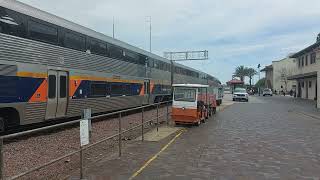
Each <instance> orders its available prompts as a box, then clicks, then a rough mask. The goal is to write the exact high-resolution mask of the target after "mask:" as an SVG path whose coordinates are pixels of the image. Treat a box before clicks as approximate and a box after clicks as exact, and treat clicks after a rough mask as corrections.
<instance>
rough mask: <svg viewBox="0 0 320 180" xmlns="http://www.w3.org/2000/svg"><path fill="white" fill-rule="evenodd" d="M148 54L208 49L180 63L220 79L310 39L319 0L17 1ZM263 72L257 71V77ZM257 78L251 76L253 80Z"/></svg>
mask: <svg viewBox="0 0 320 180" xmlns="http://www.w3.org/2000/svg"><path fill="white" fill-rule="evenodd" d="M20 1H21V2H24V3H27V4H29V5H31V6H34V7H37V8H39V9H41V10H44V11H47V12H50V13H52V14H55V15H57V16H60V17H62V18H65V19H67V20H71V21H73V22H75V23H78V24H81V25H83V26H86V27H89V28H91V29H93V30H95V31H98V32H101V33H104V34H105V35H108V36H112V31H113V30H112V23H113V17H114V22H115V38H117V39H119V40H121V41H124V42H127V43H129V44H131V45H134V46H137V47H139V48H142V49H145V50H149V22H148V19H149V16H151V23H152V52H153V53H155V54H157V55H160V56H163V52H166V51H187V50H208V51H209V60H206V61H189V62H181V63H182V64H185V65H187V66H191V67H193V68H196V69H198V70H201V71H204V72H206V73H209V74H211V75H213V76H215V77H217V78H218V79H219V80H220V81H221V82H223V83H225V82H226V81H228V80H230V79H231V77H232V74H233V73H234V70H235V68H236V67H237V66H240V65H244V66H247V67H253V68H256V67H257V65H258V64H261V65H262V67H263V66H265V65H269V64H271V62H272V61H274V60H280V59H282V58H284V57H286V56H287V55H288V54H289V53H293V52H297V51H299V50H301V49H303V48H305V47H307V46H309V45H311V44H313V43H315V41H316V36H317V34H318V33H320V23H319V22H320V10H319V7H320V1H319V0H304V1H302V0H281V1H279V0H260V1H257V0H241V1H240V0H224V1H221V0H134V1H133V0H67V1H66V0H54V1H52V0H41V1H40V0H20ZM263 76H264V73H261V77H263ZM257 79H258V76H256V77H255V78H254V82H256V81H257Z"/></svg>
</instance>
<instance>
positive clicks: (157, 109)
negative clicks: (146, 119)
mask: <svg viewBox="0 0 320 180" xmlns="http://www.w3.org/2000/svg"><path fill="white" fill-rule="evenodd" d="M158 124H159V104H157V124H156V126H157V132H158V131H159V127H158Z"/></svg>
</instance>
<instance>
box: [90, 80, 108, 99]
mask: <svg viewBox="0 0 320 180" xmlns="http://www.w3.org/2000/svg"><path fill="white" fill-rule="evenodd" d="M90 89H91V91H90V92H91V95H92V96H106V95H107V94H108V88H107V85H106V83H104V82H92V83H91V87H90Z"/></svg>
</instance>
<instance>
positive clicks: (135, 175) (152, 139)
mask: <svg viewBox="0 0 320 180" xmlns="http://www.w3.org/2000/svg"><path fill="white" fill-rule="evenodd" d="M231 104H232V102H224V105H221V106H219V107H218V108H217V111H218V112H219V111H220V112H222V111H223V110H224V108H226V107H227V106H230V105H231ZM209 123H210V124H211V123H214V117H212V118H210V119H208V120H206V123H204V124H201V125H200V126H199V127H197V126H183V125H181V126H175V125H173V124H170V125H165V124H164V125H161V126H160V127H159V128H158V131H157V129H156V128H154V129H152V130H150V131H149V132H147V133H146V134H145V135H144V141H141V139H142V137H141V136H140V137H138V138H136V139H134V140H131V141H130V142H126V145H125V148H124V149H123V152H122V156H121V157H118V154H117V153H114V155H112V156H110V157H108V158H104V159H102V160H100V161H98V162H96V163H95V164H94V165H92V166H90V167H87V168H86V169H85V173H84V174H85V179H88V180H105V179H107V180H109V179H110V180H122V179H167V178H169V177H170V178H169V179H171V178H172V179H180V178H181V179H183V178H182V177H180V176H179V174H177V176H171V175H172V174H175V170H174V168H173V169H171V168H169V167H170V165H168V166H167V167H168V168H165V170H164V171H163V172H162V171H160V172H156V173H155V172H154V171H150V167H154V168H155V169H158V168H157V167H156V166H154V163H155V162H156V161H158V159H160V158H161V157H166V156H168V150H172V148H174V146H175V145H176V144H177V143H182V142H184V143H185V142H188V140H186V139H185V138H184V137H185V135H186V134H188V133H189V132H188V131H189V130H192V131H194V130H197V129H198V130H197V131H201V129H203V128H204V127H205V126H206V125H207V124H209ZM197 138H198V137H194V138H193V139H195V140H196V139H197ZM178 149H180V148H178ZM178 149H177V151H176V152H174V154H175V155H179V154H180V155H182V154H184V153H183V152H181V151H180V150H178ZM185 151H189V150H188V149H185ZM195 156H198V154H195ZM191 157H192V156H190V158H191ZM166 158H169V159H170V158H173V159H171V160H173V161H174V158H175V157H166ZM192 158H196V157H192ZM186 163H190V162H186ZM163 165H164V166H165V167H166V165H165V163H164V164H162V165H161V166H163ZM160 169H163V167H161V168H160ZM160 169H158V170H160ZM149 172H150V173H149ZM180 174H183V172H181V173H180ZM69 179H72V180H75V179H80V178H79V177H78V176H71V177H70V178H69Z"/></svg>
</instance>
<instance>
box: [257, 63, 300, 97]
mask: <svg viewBox="0 0 320 180" xmlns="http://www.w3.org/2000/svg"><path fill="white" fill-rule="evenodd" d="M295 61H296V59H294V58H290V57H286V58H284V59H281V60H278V61H272V64H271V65H269V66H266V67H265V68H263V69H262V70H261V71H262V72H265V73H266V75H265V78H266V81H265V87H266V88H269V89H272V90H273V92H275V91H277V92H280V91H282V90H283V91H285V92H289V91H290V90H293V91H295V90H296V81H295V80H290V79H289V77H291V76H292V75H293V74H294V72H295V70H296V62H295Z"/></svg>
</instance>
